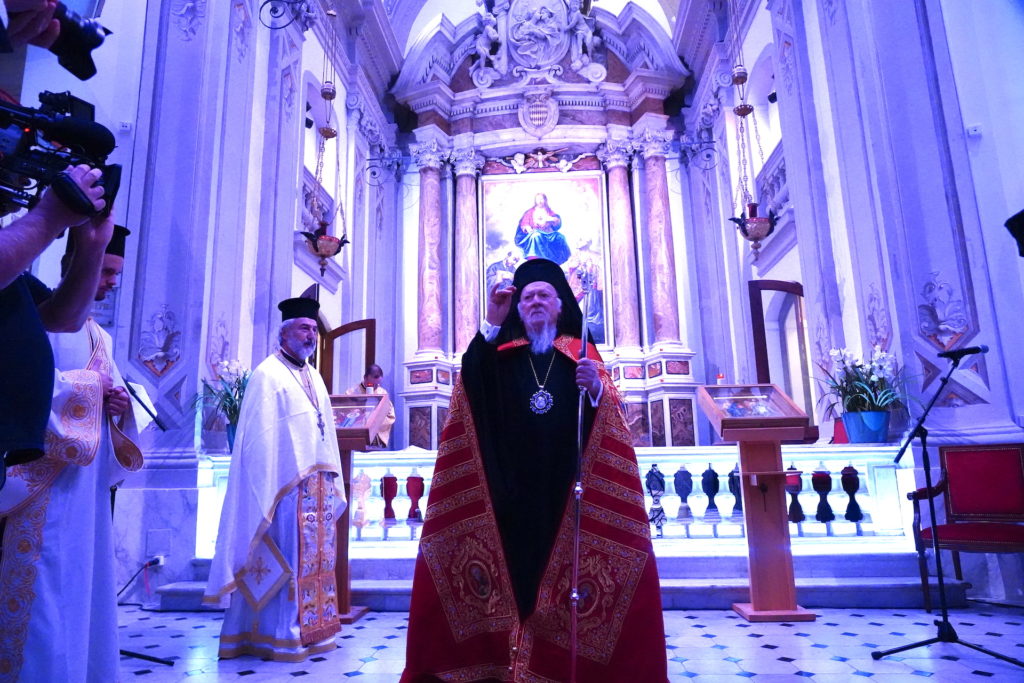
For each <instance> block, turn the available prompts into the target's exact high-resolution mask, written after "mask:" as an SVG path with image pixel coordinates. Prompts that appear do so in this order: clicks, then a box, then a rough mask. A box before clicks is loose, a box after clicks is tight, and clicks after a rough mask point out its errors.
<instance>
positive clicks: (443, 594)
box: [401, 337, 667, 683]
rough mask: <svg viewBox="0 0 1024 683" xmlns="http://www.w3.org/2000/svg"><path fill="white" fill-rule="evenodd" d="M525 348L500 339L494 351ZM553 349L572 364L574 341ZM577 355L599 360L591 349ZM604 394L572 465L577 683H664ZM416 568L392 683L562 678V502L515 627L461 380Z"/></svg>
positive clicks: (627, 466) (634, 520)
mask: <svg viewBox="0 0 1024 683" xmlns="http://www.w3.org/2000/svg"><path fill="white" fill-rule="evenodd" d="M522 343H525V342H512V343H511V344H509V345H503V347H502V349H499V350H503V349H505V348H508V347H512V348H514V347H515V346H519V345H521V344H522ZM555 346H556V348H557V349H558V350H559V351H560V352H562V353H563V354H565V355H566V356H568V357H570V358H573V359H575V358H576V357H577V355H578V349H579V340H578V339H575V340H574V339H571V338H569V337H560V338H559V339H558V340H556V342H555ZM588 356H589V357H591V358H594V359H595V360H598V361H599V360H600V357H599V356H598V355H597V352H596V350H593V349H592V348H591V349H588ZM598 365H599V372H600V375H601V382H602V384H603V387H604V393H603V395H602V398H601V401H600V405H599V406H598V408H597V411H596V414H595V417H594V423H593V428H592V430H591V433H590V438H589V440H588V442H587V447H586V450H585V453H584V461H583V499H582V505H581V512H582V514H581V525H580V526H581V530H580V571H579V587H580V593H581V599H580V603H579V622H578V632H579V641H578V661H577V680H578V681H579V683H585V682H593V683H598V682H600V683H607V682H610V681H644V683H658V682H660V681H665V680H666V679H667V674H666V661H665V636H664V625H663V622H662V615H661V596H660V590H659V585H658V574H657V567H656V565H655V559H654V553H653V550H652V547H651V540H650V526H649V524H648V521H647V515H646V513H645V511H644V508H643V493H642V490H641V487H640V472H639V468H638V466H637V463H636V456H635V455H634V453H633V449H632V447H631V446H630V445H629V444H630V434H629V430H628V429H627V427H626V422H625V419H624V416H623V414H622V411H621V408H620V404H619V398H618V393H617V391H616V390H615V386H614V385H613V384H612V382H611V379H610V378H609V376H608V373H607V372H606V371H605V370H604V367H603V365H602V364H601V363H599V364H598ZM441 439H442V443H441V446H440V448H439V450H438V456H437V463H436V465H435V469H434V477H433V483H432V486H431V491H430V499H429V501H428V505H427V513H426V518H425V522H424V526H423V537H422V540H421V541H420V552H419V556H418V557H417V560H416V573H415V578H414V581H413V594H412V606H411V610H410V616H409V635H408V645H407V650H406V652H407V654H406V669H405V672H404V673H403V675H402V679H401V680H402V682H403V683H414V682H421V681H435V680H441V681H478V680H482V679H487V678H494V679H498V680H502V681H517V682H520V681H522V682H531V683H533V682H537V683H539V682H561V681H567V680H568V679H569V664H570V662H569V659H570V645H571V644H570V642H569V626H570V621H569V619H570V615H569V597H568V596H569V591H570V584H571V582H572V546H573V518H572V501H571V496H570V501H569V503H568V505H567V507H566V510H565V512H564V514H563V516H562V521H561V525H560V527H559V531H558V536H557V538H556V540H555V544H554V547H553V549H552V553H551V556H550V558H549V559H548V564H547V566H546V568H545V571H544V575H543V579H542V581H541V585H540V590H539V591H538V597H537V608H536V610H535V611H534V612H533V614H531V615H530V616H529V617H527V618H526V619H525V620H524V621H522V622H521V621H520V619H519V615H518V612H517V609H516V602H515V598H514V597H513V592H512V586H511V581H510V578H509V574H508V570H507V568H506V567H507V565H506V562H505V557H504V551H503V549H502V543H501V537H500V534H499V531H498V526H497V522H496V520H495V516H494V511H493V509H492V507H491V502H490V494H489V492H488V487H487V479H486V476H485V472H484V468H483V462H482V459H481V453H480V450H479V446H478V444H479V441H478V439H477V436H476V426H475V425H474V423H473V416H472V411H471V410H470V406H469V403H468V400H467V397H466V393H465V389H464V387H463V384H462V380H461V378H460V379H459V381H458V382H457V384H456V386H455V391H454V393H453V395H452V401H451V408H450V412H449V418H448V422H447V424H446V425H445V428H444V431H443V433H442V435H441Z"/></svg>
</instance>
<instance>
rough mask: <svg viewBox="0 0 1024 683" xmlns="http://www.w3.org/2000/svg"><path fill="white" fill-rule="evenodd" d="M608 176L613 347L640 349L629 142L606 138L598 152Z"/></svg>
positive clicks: (630, 149) (630, 148)
mask: <svg viewBox="0 0 1024 683" xmlns="http://www.w3.org/2000/svg"><path fill="white" fill-rule="evenodd" d="M598 156H599V157H600V159H601V161H602V163H603V164H604V167H605V169H606V172H607V174H608V217H609V221H610V223H611V225H610V229H611V230H610V232H611V235H610V240H609V242H610V244H609V256H610V261H611V276H612V318H613V320H614V323H615V324H614V330H615V346H616V347H617V348H623V347H626V348H639V347H640V317H639V316H640V303H639V297H638V296H637V284H636V283H637V272H636V240H635V238H634V235H633V208H632V202H631V200H630V193H629V168H628V167H629V160H630V157H631V156H632V147H631V146H630V143H629V141H628V140H625V139H621V138H609V139H608V141H607V142H606V143H605V144H604V145H603V146H602V147H601V149H600V150H598Z"/></svg>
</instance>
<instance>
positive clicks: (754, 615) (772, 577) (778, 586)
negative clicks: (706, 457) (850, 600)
mask: <svg viewBox="0 0 1024 683" xmlns="http://www.w3.org/2000/svg"><path fill="white" fill-rule="evenodd" d="M697 401H698V403H699V404H700V407H701V409H702V410H703V411H704V414H705V415H706V416H707V418H708V419H709V420H710V421H711V424H712V426H714V428H715V431H716V432H717V433H718V435H719V436H720V437H722V439H723V440H725V441H736V442H738V443H739V450H740V479H741V483H742V490H743V519H744V521H745V522H746V526H747V549H748V553H747V561H748V562H749V566H750V602H738V603H735V604H733V606H732V608H733V609H734V610H735V611H736V612H737V613H739V615H740V616H741V617H743V618H744V619H746V620H747V621H814V619H815V614H814V612H810V611H808V610H806V609H804V608H802V607H800V606H799V605H797V604H796V582H795V580H794V577H793V553H792V551H791V550H790V543H789V518H788V516H787V513H786V473H785V471H784V470H783V469H782V447H781V443H782V442H783V441H790V440H797V439H802V438H803V436H804V432H805V430H806V429H807V424H808V419H807V415H805V414H804V412H803V411H802V410H800V408H799V407H797V405H796V404H795V403H793V401H791V400H790V398H789V397H788V396H786V395H785V394H784V393H782V391H781V390H779V388H778V387H776V386H775V385H774V384H744V385H715V386H706V387H698V388H697Z"/></svg>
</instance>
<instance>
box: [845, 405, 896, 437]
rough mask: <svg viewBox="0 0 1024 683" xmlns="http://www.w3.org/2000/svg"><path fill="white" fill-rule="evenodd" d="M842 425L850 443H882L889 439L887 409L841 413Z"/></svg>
mask: <svg viewBox="0 0 1024 683" xmlns="http://www.w3.org/2000/svg"><path fill="white" fill-rule="evenodd" d="M843 426H844V427H846V435H847V436H848V437H849V438H850V443H884V442H886V441H888V440H889V411H888V410H865V411H862V412H859V413H843Z"/></svg>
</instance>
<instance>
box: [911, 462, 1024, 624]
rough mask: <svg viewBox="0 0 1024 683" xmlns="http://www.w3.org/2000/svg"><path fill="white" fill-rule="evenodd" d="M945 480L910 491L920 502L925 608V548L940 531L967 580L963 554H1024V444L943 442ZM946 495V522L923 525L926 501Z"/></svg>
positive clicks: (918, 538)
mask: <svg viewBox="0 0 1024 683" xmlns="http://www.w3.org/2000/svg"><path fill="white" fill-rule="evenodd" d="M939 461H940V464H941V467H942V479H941V480H940V481H939V483H938V484H936V485H935V486H933V487H932V488H931V489H930V490H929V489H928V488H921V489H918V490H917V491H914V492H913V493H908V494H907V498H909V499H910V500H912V501H913V502H914V545H915V546H916V548H917V557H918V567H919V569H920V571H921V590H922V592H923V593H924V606H925V610H927V611H928V612H931V611H932V605H931V595H930V594H929V592H928V566H927V562H926V560H925V555H924V551H925V549H926V548H931V547H932V533H933V532H935V531H937V532H938V547H939V550H950V551H952V553H953V569H954V571H955V572H956V578H957V579H958V580H960V581H963V578H964V576H963V571H962V569H961V567H960V553H962V552H964V553H1019V552H1024V444H999V445H994V446H942V447H941V448H939ZM939 494H945V496H944V501H945V507H946V521H945V523H944V524H940V525H938V526H937V527H936V526H935V521H934V520H932V521H931V524H932V526H931V527H929V528H926V529H922V528H921V501H922V500H928V499H929V498H932V497H934V496H937V495H939Z"/></svg>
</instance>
